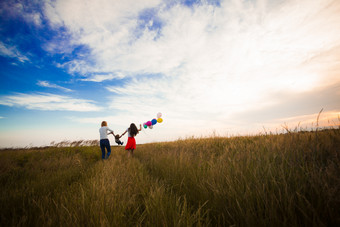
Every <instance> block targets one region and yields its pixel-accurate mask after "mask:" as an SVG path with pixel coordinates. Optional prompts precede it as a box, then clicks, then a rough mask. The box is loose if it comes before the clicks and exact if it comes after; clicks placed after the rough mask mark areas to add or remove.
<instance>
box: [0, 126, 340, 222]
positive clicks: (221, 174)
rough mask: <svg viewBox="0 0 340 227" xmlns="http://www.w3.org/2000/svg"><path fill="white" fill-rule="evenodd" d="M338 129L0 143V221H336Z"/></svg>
mask: <svg viewBox="0 0 340 227" xmlns="http://www.w3.org/2000/svg"><path fill="white" fill-rule="evenodd" d="M339 172H340V130H339V129H333V130H325V131H315V132H299V133H297V132H294V133H287V134H283V135H259V136H248V137H232V138H219V137H213V138H196V139H186V140H178V141H175V142H166V143H154V144H144V145H138V146H137V149H136V151H135V154H134V157H133V158H129V157H127V153H126V151H125V150H124V147H112V154H111V156H110V158H109V159H108V160H105V161H102V160H101V152H100V148H99V147H98V146H89V147H49V148H32V149H16V150H11V149H9V150H2V151H0V189H1V190H0V217H1V219H0V226H41V225H43V226H56V225H58V226H59V225H62V226H141V225H143V226H193V225H198V226H230V225H236V226H275V225H277V226H282V225H284V226H301V225H303V226H307V225H308V226H336V225H339V224H340V219H339V216H338V212H337V211H338V210H340V193H339V192H340V176H339V174H338V173H339Z"/></svg>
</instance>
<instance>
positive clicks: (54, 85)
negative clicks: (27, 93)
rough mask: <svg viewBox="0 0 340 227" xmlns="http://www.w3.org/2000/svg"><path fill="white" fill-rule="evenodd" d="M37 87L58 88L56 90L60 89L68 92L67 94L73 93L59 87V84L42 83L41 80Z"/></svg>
mask: <svg viewBox="0 0 340 227" xmlns="http://www.w3.org/2000/svg"><path fill="white" fill-rule="evenodd" d="M37 85H39V86H41V87H48V88H56V89H60V90H63V91H66V92H71V91H72V90H71V89H68V88H65V87H62V86H59V85H57V84H53V83H50V82H48V81H41V80H39V81H38V82H37Z"/></svg>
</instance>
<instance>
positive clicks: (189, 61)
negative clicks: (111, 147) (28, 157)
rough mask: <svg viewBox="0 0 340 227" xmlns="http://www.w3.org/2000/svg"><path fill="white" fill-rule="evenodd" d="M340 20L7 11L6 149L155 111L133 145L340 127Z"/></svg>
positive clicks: (194, 12) (303, 11)
mask: <svg viewBox="0 0 340 227" xmlns="http://www.w3.org/2000/svg"><path fill="white" fill-rule="evenodd" d="M339 22H340V2H339V1H336V0H312V1H310V0H299V1H296V0H286V1H284V0H275V1H269V0H257V1H255V0H254V1H252V0H251V1H249V0H226V1H223V0H221V1H218V0H214V1H213V0H211V1H208V0H205V1H204V0H171V1H161V0H148V1H146V0H124V1H123V0H116V1H95V0H84V1H79V0H53V1H50V0H45V1H20V0H16V1H1V3H0V38H1V40H0V66H1V71H0V82H1V83H0V88H1V90H0V147H22V146H27V145H32V146H41V145H48V144H49V143H50V142H52V141H56V142H59V141H62V140H71V141H73V140H79V139H98V137H99V133H98V129H99V126H100V123H101V121H103V120H106V121H107V122H108V124H109V127H111V128H112V129H113V130H114V131H115V132H116V133H122V132H124V130H125V129H126V128H127V127H128V126H129V124H130V123H131V122H135V123H137V124H139V123H143V122H146V121H148V120H151V119H152V118H155V117H156V114H157V113H158V112H162V113H163V119H164V122H163V123H162V124H159V125H156V126H155V128H154V129H152V130H150V129H146V130H144V132H142V133H141V134H140V135H138V139H137V142H138V143H148V142H157V141H169V140H176V139H178V138H185V137H188V136H189V137H190V136H198V137H199V136H209V135H212V134H213V133H215V134H218V135H221V136H230V135H239V134H252V133H260V132H261V131H262V132H263V128H266V130H272V131H277V130H279V131H280V130H282V125H283V124H288V126H290V127H291V128H294V127H296V126H297V125H298V124H299V125H300V126H302V127H311V126H312V125H315V124H316V118H317V114H318V112H319V111H320V110H321V109H322V108H323V112H322V115H321V117H320V125H324V126H326V125H339V118H338V117H339V114H340V102H339V100H340V93H339V91H340V89H339V87H340V76H339V75H340V29H339V28H338V27H339V26H338V25H339ZM124 139H126V138H124ZM111 143H112V144H114V141H113V139H111Z"/></svg>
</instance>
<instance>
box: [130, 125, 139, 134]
mask: <svg viewBox="0 0 340 227" xmlns="http://www.w3.org/2000/svg"><path fill="white" fill-rule="evenodd" d="M137 134H138V129H137V127H136V125H135V124H134V123H131V125H130V135H131V136H133V137H134V136H136V135H137Z"/></svg>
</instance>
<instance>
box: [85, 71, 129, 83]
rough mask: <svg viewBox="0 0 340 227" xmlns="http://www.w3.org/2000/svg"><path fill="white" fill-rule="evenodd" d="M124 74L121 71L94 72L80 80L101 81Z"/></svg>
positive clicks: (118, 77)
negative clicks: (109, 72) (114, 72)
mask: <svg viewBox="0 0 340 227" xmlns="http://www.w3.org/2000/svg"><path fill="white" fill-rule="evenodd" d="M123 77H124V75H123V74H121V73H116V74H95V75H92V76H89V77H87V78H86V79H81V80H82V81H92V82H102V81H105V80H113V79H120V78H123Z"/></svg>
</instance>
